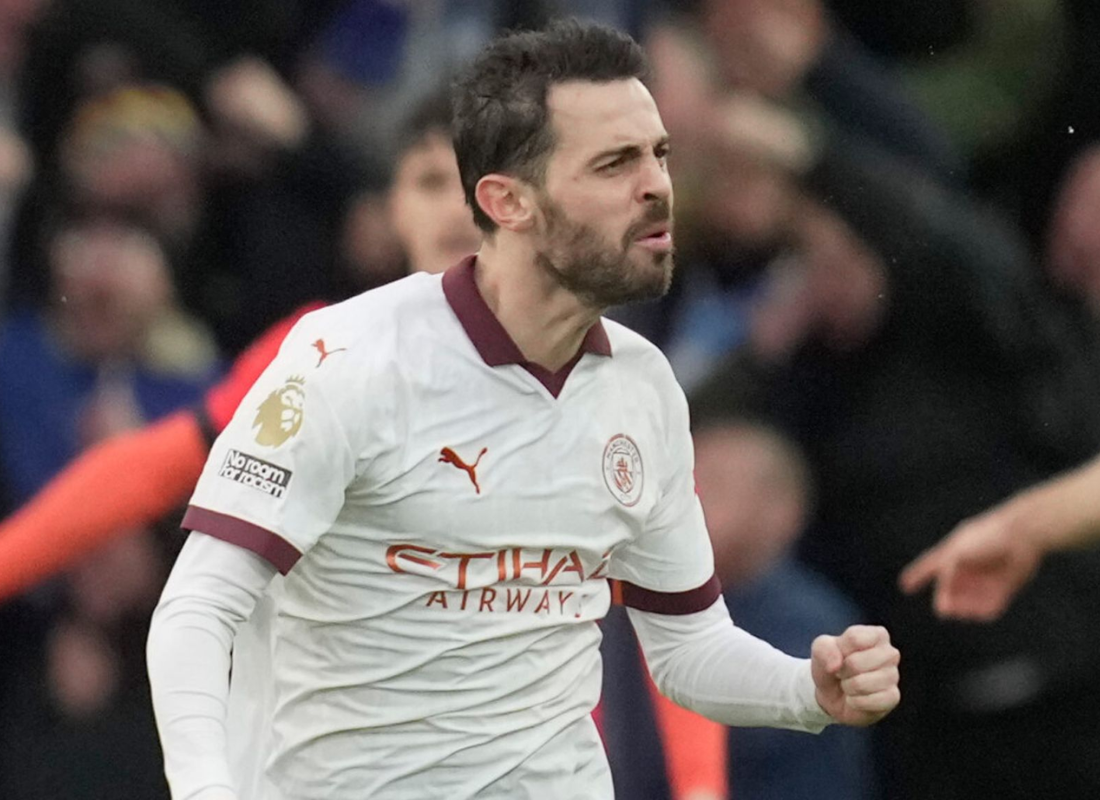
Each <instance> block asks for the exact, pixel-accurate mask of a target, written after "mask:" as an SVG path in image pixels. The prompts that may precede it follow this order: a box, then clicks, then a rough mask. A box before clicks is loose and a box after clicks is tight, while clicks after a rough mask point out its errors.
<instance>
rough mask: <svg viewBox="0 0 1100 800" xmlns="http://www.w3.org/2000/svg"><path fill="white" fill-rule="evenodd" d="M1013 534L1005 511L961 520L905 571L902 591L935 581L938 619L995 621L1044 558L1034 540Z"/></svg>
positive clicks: (920, 587) (934, 604) (933, 598)
mask: <svg viewBox="0 0 1100 800" xmlns="http://www.w3.org/2000/svg"><path fill="white" fill-rule="evenodd" d="M1012 530H1013V526H1012V524H1011V516H1010V515H1009V513H1008V512H1007V511H1002V510H995V511H992V512H989V513H986V514H983V515H981V516H979V517H975V518H973V519H970V520H966V521H964V522H962V523H961V524H960V525H958V527H956V528H955V530H954V531H952V532H951V533H950V534H949V535H948V536H947V538H945V539H944V540H943V541H942V542H940V543H939V544H938V545H936V546H935V547H933V548H932V549H930V550H927V551H925V552H924V554H923V555H921V556H919V557H918V558H917V559H916V560H915V561H913V562H912V563H911V564H909V566H907V567H906V568H905V569H904V570H903V571H902V573H901V576H900V577H899V578H898V583H899V585H900V586H901V590H902V591H903V592H905V593H906V594H913V593H914V592H918V591H920V590H921V589H923V588H924V587H925V586H927V585H928V584H929V583H934V584H935V590H934V592H933V596H932V607H933V608H934V609H935V612H936V614H938V615H939V616H941V617H955V618H959V619H972V620H982V621H988V620H993V619H996V618H997V617H999V616H1001V614H1003V613H1004V611H1005V609H1006V608H1008V605H1009V603H1011V602H1012V599H1013V598H1014V597H1015V596H1016V593H1017V592H1019V591H1020V589H1021V588H1022V587H1023V586H1024V584H1026V583H1027V582H1028V581H1029V580H1031V577H1032V576H1033V575H1034V574H1035V571H1036V569H1038V567H1039V562H1040V561H1041V560H1042V552H1041V550H1040V549H1039V548H1038V547H1037V546H1036V545H1035V544H1034V543H1033V542H1032V541H1031V539H1030V538H1029V537H1026V536H1015V535H1013V534H1012Z"/></svg>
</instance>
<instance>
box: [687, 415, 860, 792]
mask: <svg viewBox="0 0 1100 800" xmlns="http://www.w3.org/2000/svg"><path fill="white" fill-rule="evenodd" d="M692 426H693V428H694V431H695V433H694V438H695V476H696V482H697V484H698V490H699V499H700V501H701V502H702V504H703V510H704V512H705V513H706V517H707V528H708V530H709V531H710V536H711V540H712V541H713V542H714V556H715V568H716V570H717V573H718V576H719V578H720V579H721V580H722V585H723V586H724V587H725V597H726V603H727V604H728V605H729V608H730V613H731V614H732V616H733V619H734V620H735V621H736V622H737V624H738V625H739V626H740V627H742V628H744V629H745V630H747V631H748V632H749V633H752V634H754V635H756V636H760V637H765V638H767V639H768V641H770V642H771V643H772V644H774V645H775V646H776V647H778V648H779V649H780V650H783V651H784V652H787V653H791V654H792V655H796V656H799V657H802V658H809V655H810V645H811V644H812V642H813V639H814V637H815V636H817V635H818V634H819V633H821V632H822V631H834V630H844V629H845V628H846V627H847V626H849V625H852V624H855V623H858V622H862V621H863V620H861V619H860V615H859V613H858V612H857V611H856V609H855V607H854V606H853V605H852V604H851V603H850V601H848V600H847V599H846V598H845V597H844V596H843V595H842V594H840V592H839V591H838V590H837V589H835V588H834V587H833V586H831V585H830V584H829V583H828V582H827V581H826V580H824V579H823V578H821V577H820V576H818V575H817V574H815V573H814V572H812V571H810V570H809V569H807V568H806V567H805V566H803V565H802V564H800V563H799V562H798V561H796V560H794V558H793V557H792V555H791V551H792V548H793V546H794V543H795V541H796V540H797V539H798V537H799V536H800V535H801V533H802V531H803V529H804V527H805V525H806V523H807V521H808V519H809V515H810V510H811V505H812V497H811V495H812V491H811V486H810V477H809V472H808V468H807V466H806V464H805V463H804V461H803V458H802V456H801V454H800V453H799V452H798V451H797V449H796V448H795V447H794V446H793V445H792V444H791V443H790V442H788V441H787V440H786V439H784V438H783V437H782V436H780V435H778V434H777V433H776V432H775V431H771V430H769V429H767V428H765V427H763V426H760V425H756V424H750V423H746V422H745V421H736V420H733V419H730V420H726V421H723V420H721V419H718V418H713V417H712V418H710V419H707V418H706V417H705V415H702V414H700V415H697V416H695V418H694V421H693V423H692ZM729 765H730V786H731V789H732V796H733V797H735V798H738V800H800V799H801V798H809V797H815V798H820V800H826V798H835V799H836V800H869V799H870V798H875V797H878V796H879V794H878V792H877V791H876V790H875V775H874V765H873V762H872V759H871V738H870V732H869V731H861V730H856V729H850V728H849V729H842V728H839V727H837V728H829V729H826V730H825V731H824V732H822V733H821V734H820V735H818V736H800V735H798V734H792V733H791V732H790V731H778V730H768V729H751V728H731V729H729Z"/></svg>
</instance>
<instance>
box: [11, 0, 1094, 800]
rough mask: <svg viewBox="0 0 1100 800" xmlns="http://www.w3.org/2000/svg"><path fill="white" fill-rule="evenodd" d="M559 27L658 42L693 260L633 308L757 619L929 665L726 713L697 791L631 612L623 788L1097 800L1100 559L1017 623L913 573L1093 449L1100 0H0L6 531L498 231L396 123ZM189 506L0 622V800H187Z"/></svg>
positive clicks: (745, 617)
mask: <svg viewBox="0 0 1100 800" xmlns="http://www.w3.org/2000/svg"><path fill="white" fill-rule="evenodd" d="M570 14H572V15H577V16H582V17H585V18H589V19H597V20H600V21H602V22H606V23H608V24H612V25H616V26H618V27H621V28H623V29H624V30H627V31H628V32H630V33H631V34H632V35H634V36H635V37H636V38H638V40H639V41H641V42H643V44H644V45H645V47H646V48H647V50H648V52H649V55H650V58H651V60H652V67H653V76H652V80H651V83H650V85H651V90H652V91H653V93H654V96H655V98H656V100H657V103H658V106H659V108H660V109H661V112H662V114H663V118H664V122H665V125H666V126H667V128H668V130H669V132H670V134H671V137H672V142H673V151H672V156H671V169H672V174H673V180H674V184H675V187H676V218H677V227H676V247H677V273H676V276H675V279H674V284H673V287H672V290H671V292H670V293H669V295H668V296H667V297H665V298H663V299H662V300H660V301H657V302H654V303H651V304H647V305H644V306H639V307H633V308H624V309H616V310H614V312H613V316H615V317H616V318H617V319H619V320H620V321H623V322H625V323H626V324H628V325H630V326H632V327H634V328H635V329H636V330H638V331H640V332H641V333H643V334H644V335H645V336H647V337H648V338H650V339H651V340H652V341H653V342H655V343H656V344H657V345H658V346H659V347H661V348H662V350H663V351H664V352H665V354H666V355H667V356H668V358H669V359H670V361H671V363H672V365H673V368H674V370H675V372H676V374H677V376H678V378H679V379H680V381H681V383H682V384H683V386H684V388H685V390H686V391H687V393H688V396H689V401H690V404H691V407H692V419H693V428H694V431H693V432H694V436H695V441H696V457H697V472H696V479H697V483H698V491H699V495H700V498H701V501H702V503H703V506H704V511H705V513H706V516H707V520H708V525H709V528H710V532H711V536H712V538H713V541H714V546H715V553H716V561H717V565H718V570H719V576H720V577H721V579H722V581H723V585H724V586H725V587H726V599H727V602H728V604H729V606H730V608H731V611H732V614H733V618H734V620H735V621H736V622H738V623H739V624H741V625H742V626H743V627H745V628H746V629H747V630H749V631H750V632H752V633H755V634H758V635H760V636H762V637H764V638H766V639H768V640H769V641H771V642H773V643H775V644H776V645H777V646H779V647H780V648H782V649H784V650H787V651H788V652H792V653H795V654H798V655H804V656H805V655H808V654H809V648H810V643H811V639H812V637H813V636H814V635H815V634H816V633H819V632H823V631H826V630H829V631H833V632H839V630H841V629H843V627H844V626H846V625H847V624H849V623H851V622H854V621H866V622H873V623H879V624H885V625H887V626H888V627H889V629H890V630H891V632H892V635H893V637H894V640H895V642H896V643H897V645H898V647H899V648H900V649H901V651H902V654H903V664H902V690H903V698H904V699H903V704H902V706H901V708H899V710H898V711H897V712H896V713H895V714H894V715H892V716H891V717H890V718H888V719H887V720H886V721H885V722H884V723H883V724H882V725H881V726H880V727H879V728H877V729H876V730H875V731H874V733H873V734H872V733H868V732H860V731H851V730H846V731H833V730H829V731H827V732H826V733H824V734H822V735H821V736H818V737H811V736H805V735H798V734H792V733H787V732H777V731H757V730H738V731H730V732H727V731H722V732H721V739H720V741H719V742H718V745H717V746H716V747H712V748H711V749H712V750H715V752H718V753H719V754H720V762H719V763H720V771H721V772H722V773H723V774H722V778H721V779H720V780H717V781H715V782H711V784H710V785H709V786H696V785H694V784H693V783H692V780H691V775H685V774H684V767H683V764H682V762H680V761H678V760H677V758H676V757H673V755H672V754H673V753H674V752H676V751H677V749H678V748H677V744H678V743H677V741H676V740H677V737H679V736H688V735H689V733H690V731H689V730H688V729H689V728H690V727H691V725H690V723H687V724H686V725H685V724H683V723H676V724H665V723H663V722H662V720H665V719H666V718H665V716H664V715H663V713H662V712H661V711H660V704H659V701H657V700H656V699H655V698H653V696H652V694H651V692H650V690H649V688H648V686H647V683H646V680H645V678H644V669H642V668H640V665H639V656H638V651H637V645H636V643H635V642H634V641H633V639H632V635H631V633H630V631H629V626H628V625H626V623H625V617H624V616H621V615H619V614H618V613H613V614H612V615H611V616H610V617H609V618H608V620H607V621H606V624H605V626H604V633H605V656H606V669H605V686H606V689H605V696H604V701H603V703H602V704H601V708H600V720H601V722H600V724H601V726H602V730H603V732H604V735H605V741H606V743H607V747H608V752H609V754H610V756H611V760H612V767H613V771H614V773H615V778H616V784H617V787H618V792H619V794H620V796H621V797H622V798H623V800H650V799H651V798H652V799H653V800H658V799H663V798H669V800H692V799H694V800H720V799H721V798H724V797H727V796H729V797H736V798H738V800H757V799H759V800H765V799H766V800H801V799H802V798H815V800H832V799H834V798H835V799H836V800H887V799H889V800H895V798H900V800H910V799H912V800H953V799H954V798H959V799H960V800H982V799H983V798H999V799H1000V800H1006V799H1007V798H1043V797H1057V798H1060V799H1062V800H1066V799H1069V800H1072V799H1073V798H1078V797H1080V798H1086V797H1088V798H1095V797H1100V759H1097V758H1096V753H1097V752H1100V727H1098V726H1097V725H1096V724H1095V720H1096V719H1097V718H1098V717H1100V557H1093V555H1091V554H1086V555H1083V556H1079V557H1075V558H1072V559H1065V560H1059V559H1058V558H1053V559H1051V560H1050V562H1049V563H1048V564H1046V565H1045V566H1044V568H1043V571H1042V573H1041V574H1040V575H1039V577H1038V579H1037V580H1036V582H1035V583H1034V584H1033V585H1032V586H1031V587H1029V589H1028V590H1027V591H1026V592H1025V594H1024V596H1023V597H1022V598H1021V599H1020V601H1019V602H1018V603H1017V604H1016V605H1015V606H1014V607H1013V609H1012V610H1011V611H1010V612H1009V613H1008V614H1007V615H1006V616H1005V617H1004V618H1003V619H1002V620H1000V621H998V622H997V623H995V624H992V625H982V626H978V625H969V624H963V623H957V622H944V621H941V620H938V619H937V618H936V617H935V616H934V615H933V614H932V612H931V609H930V607H929V604H928V600H927V596H917V597H907V596H904V595H903V594H902V593H901V592H900V591H899V590H898V589H897V588H896V578H897V574H898V572H899V571H900V569H901V568H902V567H903V566H904V565H905V564H906V563H907V562H908V561H910V560H911V559H912V558H914V557H915V556H916V555H917V554H919V553H920V552H921V551H922V550H924V549H925V548H926V547H928V546H930V545H931V544H933V543H934V542H936V541H937V540H938V539H939V538H940V537H942V536H943V535H944V534H945V533H946V532H947V531H948V530H950V529H951V528H952V527H953V526H954V525H955V524H956V523H957V522H958V521H959V520H961V519H964V518H966V517H968V516H971V515H973V514H975V513H977V512H979V511H981V510H982V509H983V508H986V507H988V506H989V505H991V504H993V503H995V502H997V501H999V500H1001V499H1003V498H1004V497H1006V496H1008V495H1010V494H1012V493H1013V492H1014V491H1017V490H1018V489H1020V488H1022V487H1024V486H1027V485H1030V484H1032V483H1035V482H1036V481H1039V480H1042V479H1044V478H1047V477H1049V476H1050V475H1053V474H1055V473H1057V472H1059V471H1061V470H1064V469H1066V468H1068V467H1071V466H1074V465H1076V464H1078V463H1080V462H1082V461H1084V460H1086V459H1087V458H1089V457H1090V456H1092V455H1093V454H1095V453H1096V452H1098V451H1100V391H1098V387H1100V347H1098V346H1097V344H1098V341H1100V339H1098V336H1097V334H1098V331H1100V327H1098V326H1100V93H1097V92H1096V91H1095V87H1096V86H1097V85H1100V50H1098V49H1097V48H1096V46H1095V42H1096V41H1098V40H1100V6H1097V5H1096V4H1095V3H1091V2H1088V1H1087V0H997V1H996V2H995V1H994V0H895V2H892V3H876V2H869V0H681V1H680V2H676V1H675V0H586V1H585V2H581V1H580V0H575V1H573V2H571V1H570V0H559V1H558V2H554V1H553V0H541V1H540V0H528V1H527V2H522V1H521V0H516V1H515V2H506V1H505V0H461V1H460V0H312V2H308V3H307V2H305V0H237V1H236V2H214V0H0V243H2V245H3V246H2V247H0V384H2V385H4V386H5V390H4V391H3V392H2V393H0V514H8V513H11V512H12V511H14V510H15V509H17V508H19V507H20V506H21V505H22V504H23V503H25V502H26V501H27V500H28V499H29V498H31V497H33V496H34V495H35V493H36V492H38V491H39V490H40V489H41V488H42V487H43V486H44V485H46V484H47V482H48V481H49V480H50V479H51V478H52V477H53V476H55V475H56V474H57V473H58V472H59V471H60V470H61V469H63V468H64V466H65V465H66V464H67V463H69V462H71V460H72V459H73V458H74V457H75V456H77V455H78V454H79V453H80V452H81V451H83V450H84V449H85V448H87V447H89V446H90V445H92V444H94V443H95V442H98V441H102V440H104V439H105V438H107V437H111V436H113V435H117V434H118V433H119V432H121V431H125V430H128V429H132V428H136V427H139V426H141V425H143V424H145V423H147V422H150V421H152V420H156V419H158V418H161V417H163V416H164V415H166V414H169V413H171V412H173V411H175V410H177V409H180V408H187V407H191V406H194V405H195V404H196V403H197V402H198V401H199V399H200V398H201V397H202V396H203V394H204V392H206V390H208V389H209V388H210V387H211V386H212V385H214V384H215V383H216V381H217V380H218V379H219V377H220V376H222V375H223V374H224V373H225V371H226V369H227V368H228V366H229V365H230V364H231V363H232V361H233V359H234V358H235V357H236V356H237V355H238V354H240V352H241V351H242V350H243V349H244V348H245V347H246V345H248V343H249V342H251V341H252V340H253V339H255V338H256V337H257V336H258V335H260V334H261V333H262V332H263V331H265V330H266V329H267V328H268V327H269V326H271V325H273V324H275V323H277V322H278V321H279V320H280V319H282V318H284V317H285V316H286V315H288V314H290V313H292V312H293V311H294V310H295V309H297V308H300V307H301V306H303V305H304V304H307V303H310V302H317V301H319V302H331V301H335V300H339V299H342V298H345V297H348V296H351V295H352V294H354V293H358V292H360V291H364V290H366V289H370V288H373V287H375V286H378V285H381V284H383V283H386V282H388V281H391V280H394V279H396V278H399V277H400V276H402V275H403V274H405V273H406V272H407V271H408V270H410V269H424V270H430V271H438V270H440V269H443V268H445V267H446V266H448V263H449V262H447V261H445V259H451V258H453V260H457V259H458V257H459V256H461V255H462V254H464V253H465V252H469V251H472V250H474V249H476V247H477V238H476V232H475V231H474V228H473V225H472V222H471V221H470V219H469V212H468V209H465V208H464V207H463V206H462V196H461V188H460V187H459V185H458V182H457V169H456V167H455V166H454V163H453V156H451V154H450V151H449V149H448V148H447V147H446V144H445V142H443V143H442V144H440V143H438V142H437V143H436V144H437V145H438V147H437V148H436V149H435V150H432V148H431V147H428V146H427V145H425V147H423V148H420V149H419V150H418V152H419V153H420V155H422V156H423V157H424V158H426V159H430V160H431V162H430V165H429V166H431V167H432V168H431V169H426V168H425V169H421V170H420V171H419V172H416V173H415V174H414V173H412V172H410V170H412V169H413V167H411V166H410V165H409V162H408V152H409V151H408V144H409V143H408V142H406V141H402V137H403V135H404V132H406V131H407V130H408V128H406V127H405V126H406V123H407V118H408V116H409V114H410V113H411V112H412V110H413V109H415V108H416V107H417V105H418V104H419V103H422V102H423V101H424V99H425V98H430V97H432V96H433V95H434V94H435V93H437V90H438V87H439V86H440V85H441V83H443V82H445V81H446V77H447V75H448V74H449V73H450V72H451V71H452V70H453V68H454V67H455V66H456V65H457V64H460V63H461V62H462V61H463V60H464V59H466V58H468V57H469V56H470V55H472V54H473V53H474V52H476V50H477V49H478V48H479V47H480V46H481V45H482V44H483V43H484V42H485V41H486V40H487V39H488V38H489V37H491V36H492V35H493V34H494V32H496V31H499V30H502V29H506V28H516V27H526V26H537V25H539V24H540V23H541V22H544V21H545V20H547V19H549V18H552V17H554V16H557V15H570ZM421 166H423V165H421ZM403 182H404V183H403ZM402 187H404V190H402ZM127 479H128V478H127V476H126V475H118V476H117V481H118V482H119V484H120V485H121V484H124V483H125V482H126V481H127ZM178 519H179V517H178V514H177V515H175V516H170V517H169V518H167V519H165V520H164V521H163V523H162V524H160V525H158V526H154V527H151V528H149V529H138V530H133V531H131V532H129V533H128V535H127V536H124V537H123V536H120V537H118V538H117V539H116V540H115V541H113V542H112V543H111V544H109V545H107V546H105V547H103V548H101V549H100V550H98V551H96V552H95V553H94V554H93V555H92V556H90V557H88V558H86V559H84V560H82V561H81V562H80V563H79V564H78V565H77V566H76V567H75V568H74V569H72V570H70V571H69V572H67V573H66V574H65V575H64V576H62V577H58V578H55V579H53V580H51V581H49V582H47V583H45V584H43V585H41V586H38V587H36V588H35V589H34V590H32V591H30V592H27V593H25V594H24V595H23V596H21V597H19V598H17V599H15V600H11V601H8V602H6V603H4V604H2V605H0V798H5V799H7V798H11V800H39V798H42V799H43V800H46V799H48V798H50V799H52V798H60V797H66V798H68V800H82V799H83V798H89V799H90V798H101V797H102V798H106V797H112V798H121V799H123V800H126V799H131V798H132V799H133V800H155V799H156V798H165V797H166V796H167V790H166V788H165V786H164V782H163V778H162V776H161V765H160V753H159V748H158V744H157V740H156V734H155V730H154V726H153V721H152V714H151V709H150V704H149V699H148V689H147V685H146V683H145V675H144V662H143V646H144V637H145V631H146V626H147V619H148V616H149V613H150V612H151V610H152V607H153V605H154V604H155V601H156V598H157V595H158V593H159V590H160V586H161V585H162V583H163V580H164V578H165V576H166V574H167V570H168V569H169V568H170V565H171V562H172V558H173V556H174V554H175V552H176V551H177V550H178V547H179V546H180V544H181V534H180V533H179V530H178ZM679 749H680V750H681V751H682V750H683V748H682V747H681V748H679ZM695 755H698V753H696V754H695ZM689 772H690V770H689ZM704 772H706V770H700V771H699V774H702V773H704Z"/></svg>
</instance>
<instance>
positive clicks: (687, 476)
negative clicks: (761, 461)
mask: <svg viewBox="0 0 1100 800" xmlns="http://www.w3.org/2000/svg"><path fill="white" fill-rule="evenodd" d="M668 380H669V383H670V386H669V388H668V390H667V395H668V396H667V400H666V403H667V411H666V419H665V423H664V424H665V452H664V454H663V456H664V457H663V463H662V464H661V465H660V467H661V475H660V476H659V477H660V485H659V488H658V491H659V495H658V498H657V501H656V503H655V505H654V507H653V509H652V511H651V512H650V514H649V516H648V518H647V519H646V522H645V527H644V530H642V531H641V533H640V534H639V535H638V536H637V537H636V538H635V539H634V540H633V541H630V542H628V543H626V544H624V545H623V546H622V547H620V548H619V549H617V550H616V551H615V553H614V555H613V556H612V559H611V565H610V575H611V577H613V578H616V579H618V580H619V581H621V599H622V603H623V605H625V606H627V607H630V608H637V609H640V610H643V611H651V612H654V613H659V614H690V613H695V612H697V611H702V610H703V609H705V608H709V607H710V606H711V605H713V603H714V601H715V600H716V599H717V598H718V596H719V595H720V594H721V587H720V586H719V584H718V580H717V578H716V577H715V575H714V552H713V549H712V547H711V543H710V538H709V536H708V535H707V529H706V523H705V521H704V519H703V510H702V507H701V506H700V504H699V498H698V496H697V495H696V493H695V478H694V461H695V456H694V449H693V447H692V442H691V433H690V430H689V426H688V411H687V401H686V399H685V398H684V395H683V392H682V391H681V390H680V388H679V386H677V385H675V383H674V382H673V381H672V379H671V377H669V379H668Z"/></svg>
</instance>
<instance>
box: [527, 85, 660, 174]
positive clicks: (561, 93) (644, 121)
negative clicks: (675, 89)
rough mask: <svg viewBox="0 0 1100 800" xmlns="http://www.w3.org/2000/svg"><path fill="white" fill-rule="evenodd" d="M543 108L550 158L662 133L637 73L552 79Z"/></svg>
mask: <svg viewBox="0 0 1100 800" xmlns="http://www.w3.org/2000/svg"><path fill="white" fill-rule="evenodd" d="M546 107H547V109H548V110H549V112H550V124H551V125H553V127H554V135H555V137H556V147H555V148H554V155H555V156H556V157H557V156H561V157H563V158H567V159H572V158H581V159H584V158H589V157H591V156H592V155H594V154H596V153H599V152H601V151H603V150H607V149H613V148H617V147H625V146H629V145H638V146H648V145H651V144H652V143H653V142H655V141H657V140H658V139H661V138H662V137H664V136H666V135H667V134H666V131H665V126H664V123H663V122H662V121H661V115H660V113H659V112H658V111H657V103H656V102H654V100H653V95H651V94H650V93H649V90H648V89H647V88H646V87H645V85H644V84H643V83H642V82H641V81H639V80H638V79H637V78H630V79H628V80H621V81H608V82H606V83H591V82H588V81H568V82H565V83H557V84H554V85H553V86H551V87H550V91H549V93H548V95H547V98H546Z"/></svg>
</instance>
